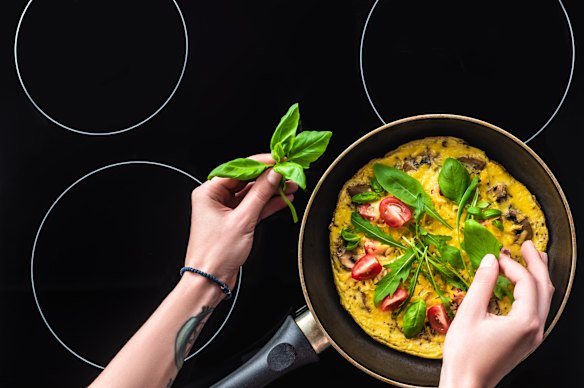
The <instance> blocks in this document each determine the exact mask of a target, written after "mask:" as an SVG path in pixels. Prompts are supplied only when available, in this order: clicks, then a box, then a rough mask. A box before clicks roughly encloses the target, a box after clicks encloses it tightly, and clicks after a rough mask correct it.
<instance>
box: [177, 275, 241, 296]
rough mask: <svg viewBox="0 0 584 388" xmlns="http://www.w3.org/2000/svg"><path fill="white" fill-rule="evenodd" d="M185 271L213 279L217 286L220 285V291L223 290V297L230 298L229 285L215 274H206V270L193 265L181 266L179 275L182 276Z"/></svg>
mask: <svg viewBox="0 0 584 388" xmlns="http://www.w3.org/2000/svg"><path fill="white" fill-rule="evenodd" d="M185 271H189V272H194V273H198V274H199V275H201V276H204V277H206V278H207V279H209V280H212V281H214V282H215V283H217V284H218V285H219V287H221V291H223V293H224V294H225V295H226V297H225V299H230V298H231V295H232V294H231V289H230V288H229V286H228V285H227V284H226V283H224V282H222V281H221V280H219V279H217V278H216V277H215V276H213V275H211V274H208V273H207V272H203V271H201V270H200V269H196V268H193V267H182V268H181V269H180V276H182V275H183V274H184V273H185Z"/></svg>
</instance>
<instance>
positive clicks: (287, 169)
mask: <svg viewBox="0 0 584 388" xmlns="http://www.w3.org/2000/svg"><path fill="white" fill-rule="evenodd" d="M274 171H276V172H277V173H278V174H281V175H282V177H283V178H284V179H285V180H291V181H293V182H296V183H297V184H298V187H300V188H302V189H306V175H305V174H304V169H303V168H302V166H301V165H299V164H297V163H294V162H282V163H277V164H276V165H274Z"/></svg>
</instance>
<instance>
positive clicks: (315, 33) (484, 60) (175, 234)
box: [0, 0, 584, 387]
mask: <svg viewBox="0 0 584 388" xmlns="http://www.w3.org/2000/svg"><path fill="white" fill-rule="evenodd" d="M1 7H2V11H1V12H0V21H1V23H0V26H1V27H0V28H1V29H2V34H0V42H1V47H2V51H3V52H4V55H3V56H2V58H3V60H2V62H1V66H0V79H1V81H2V88H0V98H1V99H0V107H1V108H0V109H1V114H0V220H1V225H2V229H1V230H0V249H1V251H0V259H1V262H0V333H1V334H0V349H2V352H1V360H0V386H7V387H21V386H22V387H30V386H60V387H81V386H85V385H87V384H88V383H89V382H91V381H92V380H93V379H94V378H95V376H97V374H98V373H99V372H100V371H101V369H102V368H103V366H104V365H105V364H106V363H107V362H108V360H109V359H110V358H111V357H112V356H113V355H114V354H115V352H116V351H117V350H118V349H119V347H120V346H122V345H123V343H124V342H125V341H126V340H127V339H128V338H129V336H131V334H132V333H133V332H134V331H135V330H136V329H137V328H138V327H139V326H140V324H141V323H142V322H143V321H144V320H145V319H146V318H147V317H148V316H149V314H150V313H151V312H152V311H153V310H154V309H155V308H156V306H157V304H158V303H159V302H160V301H161V300H162V299H163V298H164V296H165V295H166V293H168V291H169V290H170V289H171V288H172V286H173V285H174V284H175V283H176V282H177V281H178V279H179V277H180V276H179V274H178V270H179V268H180V266H181V261H182V258H183V256H184V252H185V249H186V241H187V240H186V239H187V236H188V225H189V217H190V192H191V190H193V189H194V188H195V187H196V186H197V185H198V184H199V183H200V182H202V181H204V180H205V179H206V177H207V174H208V172H209V171H211V169H212V168H213V167H215V166H216V165H218V164H220V163H222V162H224V161H227V160H230V159H233V158H236V157H245V156H248V155H251V154H255V153H259V152H266V151H268V148H269V139H270V136H271V134H272V132H273V130H274V128H275V125H276V124H277V122H278V120H279V119H280V117H281V116H282V114H284V113H285V111H286V110H287V108H288V107H289V106H290V105H291V104H292V103H293V102H298V103H299V105H300V111H301V118H302V128H303V129H307V130H310V129H312V130H330V131H332V132H333V137H332V138H331V142H330V144H329V147H328V149H327V151H326V152H325V154H324V155H323V156H322V157H321V158H320V159H319V160H318V161H317V162H315V163H314V164H313V165H312V166H311V168H310V169H309V170H308V171H307V190H306V191H300V192H299V193H298V194H297V195H296V200H295V206H296V208H297V210H298V212H299V216H300V217H302V214H303V210H304V208H305V206H306V204H307V201H308V199H309V197H310V194H311V190H312V189H313V188H314V187H315V185H316V183H317V182H318V180H319V178H320V176H321V175H322V173H323V172H324V171H325V170H326V169H327V167H328V165H329V164H330V163H331V162H332V161H333V160H334V159H335V158H336V157H337V156H338V155H339V154H341V153H342V152H343V151H344V150H345V148H346V147H348V146H349V145H351V144H352V143H353V142H354V141H355V140H357V139H358V138H360V137H361V136H362V135H364V134H366V133H367V132H369V131H371V130H373V129H375V128H377V127H379V126H381V125H383V124H384V123H388V122H391V121H393V120H395V119H399V118H404V117H407V116H412V115H418V114H424V113H454V114H462V115H468V116H472V117H475V118H478V119H482V120H485V121H488V122H490V123H492V124H495V125H497V126H500V127H502V128H503V129H506V130H508V131H509V132H511V133H513V134H515V135H516V136H517V137H518V138H520V139H521V140H523V141H525V142H526V143H527V144H528V145H529V146H530V147H532V148H533V150H534V151H535V152H536V153H537V154H538V155H539V156H540V157H541V158H542V159H543V160H544V161H545V162H546V163H547V164H548V166H549V167H550V169H551V171H552V172H553V173H554V175H555V177H556V178H557V179H558V181H559V183H560V184H561V185H562V188H563V190H564V193H565V194H566V197H567V200H568V202H569V203H570V205H571V210H572V213H573V216H574V220H575V223H576V231H577V232H578V233H579V232H580V230H581V229H582V228H583V227H584V225H582V220H583V219H584V214H583V212H584V209H583V208H582V205H581V201H580V198H583V197H584V178H583V176H582V174H579V173H577V171H578V169H577V167H578V160H579V158H578V155H579V154H580V153H581V150H580V145H579V144H578V141H577V140H575V139H577V138H578V137H580V136H581V132H582V129H583V127H584V120H583V119H582V117H581V114H580V106H581V105H582V104H583V103H584V95H583V93H582V90H583V89H582V87H583V81H582V77H581V76H580V70H581V67H580V66H579V59H578V58H579V56H578V55H577V52H579V51H578V50H579V49H580V47H581V46H582V44H583V43H584V38H583V37H582V36H581V34H580V31H581V30H582V28H584V14H583V13H582V12H581V11H580V10H579V9H578V8H577V7H576V2H575V1H561V2H560V1H551V0H550V1H547V0H546V1H540V2H537V4H534V3H533V2H527V1H520V2H513V3H512V4H510V3H509V2H503V1H497V2H489V3H480V4H479V3H477V4H475V3H472V2H471V3H469V2H451V3H448V4H440V3H436V2H426V1H419V2H396V1H387V0H383V1H381V0H370V1H345V2H332V1H319V2H314V1H294V2H293V1H276V2H274V1H256V2H247V3H243V2H237V1H224V2H203V3H201V2H192V1H191V2H187V1H182V0H176V1H174V0H148V1H142V2H138V1H122V2H119V1H118V2H114V1H86V2H78V1H73V0H59V1H43V0H32V1H26V0H22V1H13V2H4V3H2V6H1ZM299 230H300V224H299V223H298V224H294V223H293V222H292V218H291V216H290V214H289V213H288V212H287V211H286V210H284V211H282V212H280V213H278V214H276V215H274V216H273V217H271V218H269V219H267V220H265V221H264V222H263V223H262V224H260V226H259V227H258V231H257V237H256V240H255V243H254V246H253V249H252V253H251V255H250V257H249V259H248V261H247V262H246V263H245V265H244V266H243V267H242V269H241V271H240V274H239V281H238V284H237V288H236V290H235V291H236V295H235V297H234V298H233V299H232V300H230V301H229V302H223V303H222V304H221V305H220V306H219V307H218V309H217V310H216V314H214V316H213V317H212V319H210V320H209V322H208V324H207V325H206V326H205V330H204V331H203V332H202V333H201V336H200V338H199V339H198V341H197V343H196V344H195V346H194V347H193V350H192V351H191V354H190V355H189V357H188V359H187V361H186V362H185V364H184V366H183V369H182V370H181V372H180V374H179V376H178V377H177V379H176V382H175V385H174V386H175V387H207V386H209V385H211V384H212V383H214V382H216V381H218V380H220V379H221V378H222V377H224V376H225V375H227V374H228V373H229V372H231V371H232V370H234V369H235V368H237V367H238V366H239V365H241V364H242V363H243V362H244V361H245V360H247V359H248V358H250V357H251V356H252V355H253V354H255V352H256V351H257V350H258V349H259V348H260V347H261V346H262V345H263V344H264V343H265V342H266V341H267V340H268V339H269V338H270V336H271V335H272V334H273V333H274V332H275V331H276V330H277V329H278V327H279V326H280V324H281V323H282V322H283V320H284V319H285V318H286V316H288V315H290V314H294V312H295V311H296V310H298V309H299V308H302V307H303V306H305V304H306V301H305V300H304V297H303V293H302V289H301V285H300V279H299V274H298V264H297V244H298V235H299ZM218 243H221V241H220V238H219V237H218ZM580 278H581V275H580V274H579V273H577V274H576V278H575V279H574V283H573V288H572V291H571V295H570V298H569V300H568V303H567V305H566V306H565V310H564V312H563V314H562V316H561V318H560V320H559V322H558V323H557V325H556V326H555V328H554V329H553V331H552V332H551V333H550V335H549V337H548V338H546V340H545V341H544V343H543V344H542V345H541V346H540V347H539V348H538V349H537V350H536V351H535V352H534V353H533V354H532V355H531V356H530V357H529V358H528V359H527V360H525V361H524V362H523V363H522V364H521V365H519V366H518V367H517V368H516V369H515V370H514V371H512V372H511V373H510V374H509V375H508V376H506V377H505V378H504V379H503V381H501V383H500V387H548V386H573V385H574V384H575V383H577V382H580V381H582V378H581V376H580V374H579V373H578V372H579V369H578V368H579V364H580V359H579V358H578V357H574V356H566V354H572V353H573V352H567V351H566V350H567V349H573V348H576V349H579V348H582V347H583V346H584V334H582V333H581V330H579V327H580V326H581V325H580V322H581V320H582V319H583V318H584V316H583V315H582V313H581V312H580V310H579V305H580V304H581V302H582V299H583V298H584V290H583V289H582V287H581V283H582V280H581V279H580ZM306 383H312V384H323V385H324V384H327V385H330V384H339V385H342V386H345V385H358V386H370V387H375V386H379V387H381V386H386V385H387V384H386V383H383V382H381V381H379V380H377V379H375V378H374V377H372V376H370V375H368V374H367V373H364V372H363V371H361V370H359V369H358V368H356V367H355V366H353V365H352V364H350V363H349V362H348V361H347V360H346V359H345V358H343V357H342V356H341V355H340V354H339V353H338V352H336V351H335V350H334V348H332V347H329V348H328V349H326V350H325V351H324V352H322V353H321V354H320V355H319V361H318V362H315V363H313V364H310V365H306V366H304V367H302V368H300V369H297V370H295V371H292V372H290V373H288V374H286V375H284V376H282V377H281V378H279V379H278V380H276V381H275V382H273V383H271V384H270V386H273V387H286V386H298V385H300V384H306Z"/></svg>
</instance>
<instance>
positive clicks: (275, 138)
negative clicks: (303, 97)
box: [270, 103, 300, 160]
mask: <svg viewBox="0 0 584 388" xmlns="http://www.w3.org/2000/svg"><path fill="white" fill-rule="evenodd" d="M299 121H300V111H299V107H298V103H294V104H292V106H291V107H290V108H288V112H286V114H285V115H284V116H282V118H281V119H280V123H279V124H278V126H277V127H276V130H275V131H274V133H273V134H272V139H271V140H270V150H272V157H274V150H275V149H276V144H278V143H280V144H281V145H282V148H283V150H284V154H287V153H288V152H289V151H290V149H291V148H292V143H293V142H294V137H295V136H296V130H297V128H298V122H299ZM274 160H278V159H277V158H275V157H274Z"/></svg>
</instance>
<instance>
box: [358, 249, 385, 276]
mask: <svg viewBox="0 0 584 388" xmlns="http://www.w3.org/2000/svg"><path fill="white" fill-rule="evenodd" d="M379 272H381V264H380V263H379V261H378V260H377V257H375V255H372V254H369V253H368V254H366V255H364V256H362V257H361V258H359V260H357V262H356V263H355V265H354V266H353V269H352V270H351V277H352V278H353V279H355V280H366V279H371V278H374V277H375V276H376V275H377V274H378V273H379Z"/></svg>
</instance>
